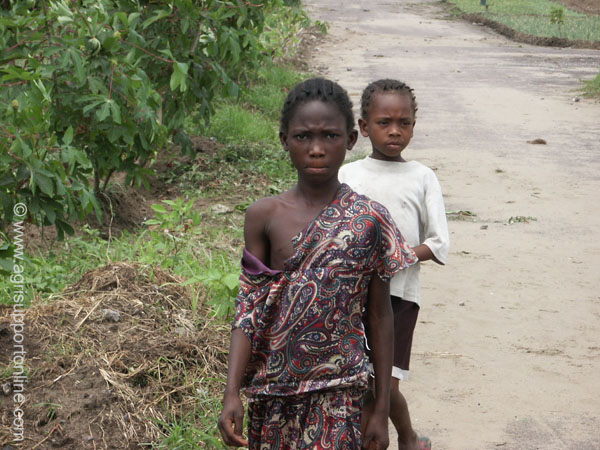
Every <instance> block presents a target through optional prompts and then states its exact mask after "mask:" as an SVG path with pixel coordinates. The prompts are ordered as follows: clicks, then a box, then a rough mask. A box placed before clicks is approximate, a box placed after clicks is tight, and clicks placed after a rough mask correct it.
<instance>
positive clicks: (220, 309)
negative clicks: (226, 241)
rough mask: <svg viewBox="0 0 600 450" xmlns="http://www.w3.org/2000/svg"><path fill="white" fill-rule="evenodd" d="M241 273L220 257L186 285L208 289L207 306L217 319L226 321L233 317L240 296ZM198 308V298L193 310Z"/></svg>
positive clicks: (194, 302)
mask: <svg viewBox="0 0 600 450" xmlns="http://www.w3.org/2000/svg"><path fill="white" fill-rule="evenodd" d="M239 277H240V272H239V270H238V269H237V266H234V265H233V264H232V263H231V262H230V261H229V260H228V259H227V258H225V257H224V256H223V255H220V257H219V258H216V262H215V260H211V261H210V263H209V267H208V268H206V269H205V270H204V271H203V272H201V273H199V274H197V275H195V276H192V277H191V278H190V279H189V280H188V281H186V282H185V283H184V285H190V284H196V283H201V284H202V285H204V286H206V288H207V289H208V299H207V304H208V305H210V306H211V307H212V309H213V312H214V314H215V316H216V317H218V318H220V319H226V318H229V317H231V316H232V315H233V311H234V308H235V299H236V297H237V294H238V288H239V281H238V280H239ZM197 308H198V297H197V296H196V298H194V299H193V300H192V310H193V311H196V310H197Z"/></svg>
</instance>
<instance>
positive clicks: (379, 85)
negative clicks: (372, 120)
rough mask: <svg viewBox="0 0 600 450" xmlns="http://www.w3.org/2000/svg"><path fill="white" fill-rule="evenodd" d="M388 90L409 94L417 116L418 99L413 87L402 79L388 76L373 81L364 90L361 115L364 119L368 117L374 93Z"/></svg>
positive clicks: (361, 100)
mask: <svg viewBox="0 0 600 450" xmlns="http://www.w3.org/2000/svg"><path fill="white" fill-rule="evenodd" d="M387 91H396V92H397V93H399V94H405V95H408V96H409V98H410V100H411V102H412V107H413V113H414V115H415V117H416V116H417V110H418V109H419V108H417V99H416V97H415V94H413V89H412V88H411V87H410V86H408V85H407V84H406V83H404V82H402V81H398V80H392V79H389V78H386V79H383V80H377V81H373V82H372V83H371V84H369V85H368V86H367V87H366V88H365V90H364V91H363V93H362V97H361V99H360V116H361V117H362V118H363V119H366V118H367V116H368V111H369V105H370V104H371V99H372V98H373V94H375V93H377V92H387Z"/></svg>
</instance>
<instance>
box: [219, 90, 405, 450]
mask: <svg viewBox="0 0 600 450" xmlns="http://www.w3.org/2000/svg"><path fill="white" fill-rule="evenodd" d="M279 136H280V140H281V143H282V145H283V147H284V149H285V150H286V151H287V152H288V153H289V154H290V158H291V161H292V163H293V164H294V166H295V168H296V170H297V172H298V181H297V184H296V185H295V186H294V187H293V188H292V189H290V190H289V191H286V192H284V193H282V194H281V195H278V196H276V197H269V198H265V199H261V200H259V201H257V202H255V203H254V204H252V205H251V206H250V208H248V211H247V213H246V220H245V226H244V235H245V245H246V247H245V249H244V256H243V258H242V276H241V277H240V294H239V295H238V299H237V301H236V318H235V320H234V324H233V330H232V334H231V347H230V356H229V369H228V376H227V386H226V388H225V395H224V399H223V411H222V413H221V416H220V418H219V429H220V431H221V434H222V436H223V439H224V441H225V443H226V444H228V445H235V446H242V445H249V448H250V449H267V448H268V449H307V450H308V449H311V450H312V449H325V448H328V449H330V448H334V449H349V450H350V449H352V450H356V449H357V448H359V447H360V445H361V425H360V421H361V418H360V416H361V406H362V395H363V392H364V390H365V389H366V388H367V384H368V366H367V364H366V362H365V353H364V337H365V333H364V329H363V325H362V320H363V310H365V309H366V310H367V312H368V323H371V324H372V325H373V326H372V327H371V330H372V331H371V332H370V334H369V336H368V338H369V344H370V345H371V348H372V355H373V356H372V358H373V365H374V369H375V374H376V375H377V382H376V386H375V391H376V395H377V401H376V402H375V404H374V413H373V415H371V416H370V419H369V421H368V422H367V423H366V425H365V433H364V436H363V438H362V446H363V448H369V447H370V448H380V449H385V448H386V447H387V445H388V441H389V438H388V434H387V417H388V414H389V402H388V398H389V383H390V373H391V352H390V350H389V348H390V347H389V342H390V341H391V339H392V328H393V324H392V320H391V305H390V300H389V284H388V281H389V278H390V277H391V275H392V274H394V273H396V272H397V271H398V270H400V269H402V268H404V267H407V266H408V265H409V264H411V263H413V260H414V254H413V253H412V251H411V250H410V249H409V248H407V247H406V246H405V245H404V241H403V240H402V237H401V236H400V234H399V232H398V230H397V229H396V227H395V226H394V225H393V222H392V221H391V219H390V218H389V215H388V213H387V211H386V210H385V208H383V207H382V206H381V205H379V204H377V203H375V202H372V201H370V200H369V199H367V198H366V197H364V196H360V195H357V194H356V193H355V192H353V191H352V190H351V189H350V188H348V186H346V185H341V184H340V182H339V181H338V178H337V175H338V170H339V168H340V166H341V165H342V163H343V161H344V156H345V154H346V151H347V150H350V149H352V147H353V145H354V143H355V142H356V139H357V132H356V130H354V117H353V114H352V103H351V102H350V99H349V97H348V95H347V93H346V91H344V90H343V89H342V88H341V87H340V86H339V85H337V84H336V83H333V82H331V81H329V80H324V79H320V78H317V79H311V80H307V81H305V82H303V83H301V84H299V85H298V86H296V87H295V88H294V89H293V90H292V91H291V92H290V93H289V95H288V98H287V100H286V102H285V104H284V107H283V111H282V116H281V128H280V134H279ZM375 323H376V324H377V326H374V325H375ZM242 387H243V388H244V391H245V393H246V396H247V397H248V416H249V431H248V441H246V440H244V439H243V438H242V436H241V435H242V422H243V416H244V411H243V407H242V402H241V400H240V396H239V391H240V389H241V388H242Z"/></svg>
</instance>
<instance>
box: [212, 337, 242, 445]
mask: <svg viewBox="0 0 600 450" xmlns="http://www.w3.org/2000/svg"><path fill="white" fill-rule="evenodd" d="M249 360H250V341H249V340H248V338H247V337H246V335H245V334H244V332H243V331H242V330H241V329H240V328H236V329H235V330H233V331H232V332H231V344H230V347H229V367H228V369H227V386H226V387H225V395H224V396H223V410H222V411H221V415H220V416H219V431H220V432H221V436H223V441H224V442H225V444H227V445H232V446H235V447H245V446H247V445H248V441H247V440H245V439H244V438H243V437H242V431H243V427H244V406H243V405H242V401H241V399H240V388H241V385H242V377H243V376H244V372H245V370H246V366H247V365H248V361H249Z"/></svg>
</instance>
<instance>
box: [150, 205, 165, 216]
mask: <svg viewBox="0 0 600 450" xmlns="http://www.w3.org/2000/svg"><path fill="white" fill-rule="evenodd" d="M151 208H152V209H153V210H154V211H156V212H158V213H163V214H165V213H166V212H167V208H165V207H164V206H163V205H161V204H156V205H152V206H151Z"/></svg>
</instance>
